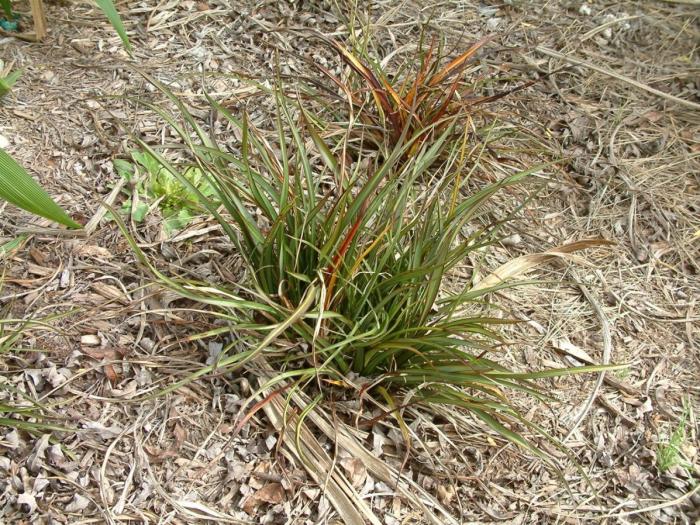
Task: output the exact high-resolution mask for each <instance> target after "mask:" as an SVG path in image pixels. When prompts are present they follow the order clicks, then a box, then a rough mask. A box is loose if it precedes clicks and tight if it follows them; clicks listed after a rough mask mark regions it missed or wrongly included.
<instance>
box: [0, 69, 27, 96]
mask: <svg viewBox="0 0 700 525" xmlns="http://www.w3.org/2000/svg"><path fill="white" fill-rule="evenodd" d="M21 76H22V71H13V72H12V73H10V74H9V75H7V76H6V77H5V78H0V97H4V96H5V95H7V94H8V93H9V92H10V90H11V89H12V86H14V85H15V82H17V79H18V78H19V77H21Z"/></svg>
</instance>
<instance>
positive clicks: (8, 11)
mask: <svg viewBox="0 0 700 525" xmlns="http://www.w3.org/2000/svg"><path fill="white" fill-rule="evenodd" d="M0 6H2V10H3V11H4V12H5V18H7V19H8V20H12V18H13V16H12V3H11V2H10V0H0Z"/></svg>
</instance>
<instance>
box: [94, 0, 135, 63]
mask: <svg viewBox="0 0 700 525" xmlns="http://www.w3.org/2000/svg"><path fill="white" fill-rule="evenodd" d="M95 3H96V4H97V5H98V7H99V8H100V9H102V12H103V13H104V14H105V16H106V17H107V20H109V23H110V24H112V27H113V28H114V30H115V31H116V32H117V34H118V35H119V38H121V39H122V42H123V43H124V47H125V48H126V49H127V51H131V43H130V42H129V37H128V36H126V29H124V24H123V23H122V19H121V17H120V16H119V13H118V12H117V10H116V8H115V7H114V3H112V0H95Z"/></svg>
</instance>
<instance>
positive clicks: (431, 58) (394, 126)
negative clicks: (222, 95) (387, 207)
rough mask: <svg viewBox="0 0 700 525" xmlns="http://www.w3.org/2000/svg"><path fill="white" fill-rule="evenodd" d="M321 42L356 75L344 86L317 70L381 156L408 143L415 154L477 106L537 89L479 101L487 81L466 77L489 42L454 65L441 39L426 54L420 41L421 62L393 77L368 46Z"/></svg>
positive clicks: (504, 92)
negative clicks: (354, 114)
mask: <svg viewBox="0 0 700 525" xmlns="http://www.w3.org/2000/svg"><path fill="white" fill-rule="evenodd" d="M322 39H323V41H324V42H325V43H326V44H327V45H328V46H330V47H331V48H332V49H334V50H335V51H336V52H337V53H338V54H339V55H340V57H341V58H342V60H343V61H344V62H345V64H347V65H348V66H349V67H350V69H351V70H352V72H353V73H354V74H353V75H350V76H348V77H347V78H346V79H344V80H341V79H338V78H336V77H335V76H334V75H333V74H332V73H331V72H330V71H329V70H328V69H326V68H324V67H322V66H320V65H317V67H318V68H319V70H320V71H322V73H323V74H324V75H325V76H326V77H327V78H328V79H330V81H331V82H332V84H333V85H335V86H336V87H337V88H338V89H339V92H340V93H341V94H342V95H343V96H344V98H345V99H346V100H347V101H348V102H349V103H350V104H351V105H352V107H353V109H355V110H356V111H357V112H358V116H357V120H358V122H357V123H356V124H355V125H354V130H355V131H359V132H360V133H361V134H362V135H363V137H364V142H365V147H367V145H369V143H371V142H374V144H376V146H377V147H378V148H379V149H382V150H383V149H384V148H385V147H387V146H389V147H395V146H397V145H400V144H401V143H402V141H405V140H410V141H411V142H412V147H411V148H410V149H409V150H408V153H413V152H415V151H417V150H418V148H419V147H420V145H421V144H422V143H423V142H424V141H426V140H428V139H430V138H436V137H439V136H440V135H441V134H442V133H443V131H445V130H446V129H448V128H449V126H450V123H451V122H452V121H453V119H454V117H456V116H460V117H461V118H469V116H470V115H471V114H473V113H474V112H475V111H476V110H477V109H478V107H479V106H481V105H483V104H486V103H489V102H494V101H496V100H498V99H501V98H503V97H505V96H507V95H509V94H511V93H513V92H515V91H518V90H521V89H524V88H526V87H528V86H530V85H532V84H533V83H534V81H528V82H522V83H520V84H519V85H518V86H517V87H515V88H510V89H499V90H498V91H497V92H495V93H492V94H490V95H481V94H479V93H478V91H477V90H478V89H479V88H481V87H483V85H484V84H486V83H487V82H488V79H486V78H481V79H472V81H471V82H470V83H466V82H465V81H464V79H463V78H462V77H463V75H462V73H463V72H464V71H465V69H466V68H467V67H469V66H470V64H471V63H472V61H473V60H474V58H475V57H476V55H477V52H479V50H481V48H482V47H483V46H484V45H486V44H487V43H488V42H489V41H490V40H492V38H491V37H485V38H482V39H480V40H478V41H477V42H475V43H474V44H472V45H471V46H470V47H469V49H467V50H466V51H465V52H463V53H461V54H459V55H458V56H457V57H456V58H453V59H451V60H448V59H447V58H446V57H445V51H444V48H443V46H442V45H441V43H440V45H438V43H437V39H435V38H433V39H432V41H431V43H430V44H429V45H428V48H427V50H424V49H423V47H424V43H423V38H421V40H420V43H419V44H418V50H417V53H418V54H417V57H415V59H414V60H411V59H409V60H406V61H405V62H403V63H401V64H400V65H398V66H397V68H396V70H395V71H389V69H388V68H387V66H386V65H384V64H382V62H379V61H377V60H375V59H373V58H372V56H371V55H370V53H369V52H368V47H369V44H368V42H362V43H358V44H357V45H356V46H355V48H354V49H349V48H347V47H346V46H345V45H343V44H341V43H340V42H338V41H337V40H332V39H328V38H322ZM482 76H483V75H482ZM367 106H369V107H367ZM369 108H372V109H371V110H370V109H369ZM359 124H361V126H360V125H359Z"/></svg>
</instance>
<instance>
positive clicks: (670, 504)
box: [605, 483, 700, 518]
mask: <svg viewBox="0 0 700 525" xmlns="http://www.w3.org/2000/svg"><path fill="white" fill-rule="evenodd" d="M698 490H700V483H698V484H697V485H695V488H694V489H693V490H691V491H689V492H686V493H685V494H683V495H681V496H678V497H677V498H676V499H673V500H671V501H664V502H663V503H658V504H656V505H652V506H651V507H644V508H642V509H636V510H628V511H625V512H620V513H619V514H614V513H612V512H611V513H610V514H607V515H606V516H605V517H606V518H612V517H615V518H622V517H624V516H633V515H635V514H641V513H642V512H653V511H655V510H661V509H666V508H668V507H674V506H676V505H680V504H681V503H683V502H684V501H685V500H687V499H688V498H692V497H693V495H694V494H695V493H696V492H697V491H698Z"/></svg>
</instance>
